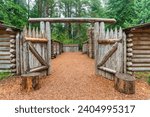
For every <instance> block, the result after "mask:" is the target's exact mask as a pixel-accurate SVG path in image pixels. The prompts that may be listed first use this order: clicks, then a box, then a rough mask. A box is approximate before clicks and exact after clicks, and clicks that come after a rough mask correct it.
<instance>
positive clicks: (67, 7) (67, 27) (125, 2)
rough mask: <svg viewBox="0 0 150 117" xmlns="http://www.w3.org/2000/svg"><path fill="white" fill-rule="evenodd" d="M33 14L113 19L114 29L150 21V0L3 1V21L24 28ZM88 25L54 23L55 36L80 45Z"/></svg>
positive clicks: (0, 7) (0, 4) (0, 3)
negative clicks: (114, 21)
mask: <svg viewBox="0 0 150 117" xmlns="http://www.w3.org/2000/svg"><path fill="white" fill-rule="evenodd" d="M30 17H32V18H38V17H53V18H54V17H59V18H60V17H86V18H90V17H93V18H114V19H116V20H117V23H115V24H114V25H110V26H111V27H112V28H113V27H114V26H117V27H118V28H119V27H122V28H127V27H130V26H134V25H137V24H142V23H148V22H150V0H0V21H3V22H4V23H6V24H8V25H13V26H16V27H18V28H20V29H22V28H23V27H24V26H25V25H28V18H30ZM89 26H90V24H79V23H76V24H70V23H65V24H63V23H56V24H52V38H53V39H56V40H59V41H61V42H63V43H65V44H69V43H77V44H80V45H81V44H82V43H83V42H84V41H85V40H87V35H86V33H87V29H88V27H89ZM110 26H109V27H110Z"/></svg>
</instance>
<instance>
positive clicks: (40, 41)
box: [25, 37, 48, 43]
mask: <svg viewBox="0 0 150 117" xmlns="http://www.w3.org/2000/svg"><path fill="white" fill-rule="evenodd" d="M25 40H26V41H31V42H39V43H47V42H48V40H47V39H46V38H32V37H25Z"/></svg>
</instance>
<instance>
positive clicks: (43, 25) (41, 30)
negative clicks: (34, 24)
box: [40, 21, 45, 37]
mask: <svg viewBox="0 0 150 117" xmlns="http://www.w3.org/2000/svg"><path fill="white" fill-rule="evenodd" d="M40 32H41V34H42V37H44V34H45V23H44V22H43V21H41V22H40Z"/></svg>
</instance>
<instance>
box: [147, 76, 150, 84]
mask: <svg viewBox="0 0 150 117" xmlns="http://www.w3.org/2000/svg"><path fill="white" fill-rule="evenodd" d="M147 83H148V84H149V85H150V76H149V77H148V79H147Z"/></svg>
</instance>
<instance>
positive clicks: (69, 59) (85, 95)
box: [0, 53, 150, 100]
mask: <svg viewBox="0 0 150 117" xmlns="http://www.w3.org/2000/svg"><path fill="white" fill-rule="evenodd" d="M52 66H53V67H52V75H50V76H47V77H46V78H42V79H41V88H40V89H39V90H37V91H34V92H29V93H24V92H21V91H20V85H19V84H20V79H19V78H9V79H5V80H2V81H0V99H50V100H51V99H54V100H56V99H63V100H72V99H74V100H76V99H80V100H82V99H84V100H85V99H88V100H92V99H94V100H96V99H97V100H99V99H148V98H149V97H150V95H149V94H150V87H149V86H148V85H147V84H146V83H144V82H142V81H136V94H134V95H125V94H121V93H119V92H117V91H115V90H114V88H113V84H114V82H113V81H110V80H107V79H105V78H102V77H97V76H95V74H94V60H92V59H90V58H88V57H87V56H86V55H83V54H81V53H63V54H62V55H60V56H58V57H57V58H56V59H53V61H52Z"/></svg>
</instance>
